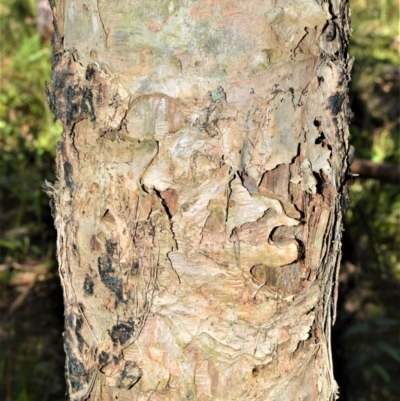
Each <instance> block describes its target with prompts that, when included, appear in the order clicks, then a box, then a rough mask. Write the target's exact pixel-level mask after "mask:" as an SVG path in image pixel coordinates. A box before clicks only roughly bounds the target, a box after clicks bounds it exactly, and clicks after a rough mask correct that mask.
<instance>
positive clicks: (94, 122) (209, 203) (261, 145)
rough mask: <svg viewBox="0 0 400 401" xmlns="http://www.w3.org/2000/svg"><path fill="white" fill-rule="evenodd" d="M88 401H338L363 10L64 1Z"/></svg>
mask: <svg viewBox="0 0 400 401" xmlns="http://www.w3.org/2000/svg"><path fill="white" fill-rule="evenodd" d="M51 3H52V7H53V12H54V15H55V22H56V23H55V27H56V34H55V37H54V43H53V44H54V67H53V75H52V81H51V83H50V84H49V86H48V97H49V102H50V105H51V107H52V110H53V112H54V114H55V115H56V117H57V118H58V119H59V120H60V121H61V123H62V124H63V127H64V133H63V138H62V141H61V142H60V144H59V146H58V155H57V173H58V180H57V182H56V183H55V184H54V185H51V184H47V187H46V190H47V192H49V193H50V194H51V196H52V197H53V199H54V203H55V224H56V227H57V231H58V244H57V248H58V259H59V265H60V275H61V280H62V284H63V289H64V301H65V333H64V344H65V352H66V360H67V362H66V377H67V387H68V397H69V399H70V400H114V399H118V400H143V401H144V400H149V399H151V400H176V401H180V400H184V399H188V400H189V399H192V400H202V401H209V400H215V401H216V400H275V401H278V400H282V401H287V400H332V399H334V398H335V394H336V391H337V388H336V383H335V381H334V378H333V373H332V360H331V356H330V327H331V324H332V312H333V313H334V310H335V302H336V291H337V288H336V286H337V280H336V278H335V275H336V274H337V268H338V263H339V258H340V232H341V205H342V204H343V203H344V202H345V197H344V195H343V192H344V190H343V188H344V184H345V178H346V171H347V156H346V155H347V152H348V144H347V136H348V129H347V125H348V121H347V120H348V118H347V116H348V114H349V113H348V108H347V107H348V106H347V84H348V81H349V71H350V68H351V62H350V61H349V59H348V56H347V53H346V49H347V43H348V35H349V23H348V7H347V3H346V2H345V1H339V0H337V1H332V2H330V3H322V4H319V3H318V2H317V1H314V0H296V1H291V2H288V1H277V2H274V3H273V4H272V3H270V2H265V1H262V0H252V1H239V0H237V1H236V0H232V1H209V0H199V1H194V2H192V1H187V0H180V1H170V2H166V1H159V2H154V1H150V0H144V1H133V2H132V1H129V2H128V1H119V2H115V4H113V6H112V7H110V5H109V3H108V2H105V1H103V0H97V1H94V0H91V1H83V2H82V1H79V2H78V1H72V0H70V1H69V2H67V3H65V2H64V1H61V0H59V1H52V2H51Z"/></svg>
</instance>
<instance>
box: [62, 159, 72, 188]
mask: <svg viewBox="0 0 400 401" xmlns="http://www.w3.org/2000/svg"><path fill="white" fill-rule="evenodd" d="M64 179H65V183H66V184H67V187H68V188H70V189H74V187H75V183H74V179H73V178H72V164H71V163H70V162H64Z"/></svg>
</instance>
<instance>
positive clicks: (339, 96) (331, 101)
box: [328, 92, 346, 115]
mask: <svg viewBox="0 0 400 401" xmlns="http://www.w3.org/2000/svg"><path fill="white" fill-rule="evenodd" d="M345 98H346V95H345V94H344V93H341V92H336V93H335V94H334V95H332V96H329V97H328V105H329V108H330V109H331V110H332V113H333V114H334V115H337V114H339V112H340V110H341V108H342V104H343V102H344V99H345Z"/></svg>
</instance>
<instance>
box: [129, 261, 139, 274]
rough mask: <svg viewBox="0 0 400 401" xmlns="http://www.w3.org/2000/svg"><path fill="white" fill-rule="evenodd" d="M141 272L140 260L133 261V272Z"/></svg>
mask: <svg viewBox="0 0 400 401" xmlns="http://www.w3.org/2000/svg"><path fill="white" fill-rule="evenodd" d="M138 272H139V262H138V261H136V260H135V261H133V263H132V269H131V274H133V275H136V274H138Z"/></svg>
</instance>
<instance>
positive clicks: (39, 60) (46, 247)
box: [0, 0, 64, 401]
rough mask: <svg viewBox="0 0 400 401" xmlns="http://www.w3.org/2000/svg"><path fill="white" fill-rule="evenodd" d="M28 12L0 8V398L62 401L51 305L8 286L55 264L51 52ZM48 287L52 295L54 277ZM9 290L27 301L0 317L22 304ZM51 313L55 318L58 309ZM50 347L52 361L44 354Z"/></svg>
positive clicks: (28, 1) (20, 4)
mask: <svg viewBox="0 0 400 401" xmlns="http://www.w3.org/2000/svg"><path fill="white" fill-rule="evenodd" d="M35 7H36V2H35V1H34V0H4V1H2V2H1V5H0V28H1V58H0V61H1V78H0V79H1V92H0V315H1V316H2V319H1V320H0V378H1V379H0V399H1V400H5V401H14V400H21V401H28V400H29V401H34V400H56V399H62V396H60V395H62V393H63V388H64V380H63V377H62V365H63V361H62V359H63V356H62V347H61V344H60V343H61V324H60V323H61V322H58V321H57V318H56V317H55V316H54V311H52V310H51V306H52V304H53V303H54V299H52V298H49V300H48V302H49V304H50V305H49V307H48V308H47V312H46V309H45V307H44V305H45V302H43V298H40V300H39V302H38V303H35V300H36V301H37V299H38V298H37V297H33V294H35V293H36V291H35V289H36V287H37V284H35V285H34V286H33V287H32V288H30V287H29V285H28V286H27V285H25V286H19V287H16V286H15V284H12V283H13V281H14V280H15V278H17V277H18V275H19V274H21V273H22V274H25V273H28V274H30V277H32V273H33V275H35V274H36V277H42V278H41V279H43V278H45V277H48V276H49V275H51V274H52V273H51V272H52V270H54V269H52V268H54V267H55V266H56V263H55V255H54V253H55V252H54V248H55V232H54V228H53V222H52V218H51V216H50V210H49V206H48V203H49V200H48V198H47V196H46V195H45V194H44V193H43V192H42V190H41V184H42V183H43V181H44V180H45V179H48V180H52V181H54V158H55V144H56V142H57V140H58V138H59V137H60V134H61V128H60V127H59V126H58V125H57V124H56V123H55V122H54V117H53V116H52V114H51V112H50V111H49V108H48V106H47V100H46V95H45V90H44V89H45V81H46V80H49V78H50V71H51V49H50V45H49V43H44V42H43V41H42V39H41V38H40V36H39V35H38V34H37V33H36V27H35ZM38 266H40V269H37V267H38ZM35 269H36V270H35ZM38 270H40V271H41V273H40V275H39V273H36V271H38ZM32 280H34V279H33V278H32ZM33 282H34V281H32V284H33ZM38 282H39V281H38ZM55 287H56V289H57V291H58V292H59V291H60V287H59V283H58V280H57V279H56V284H55ZM16 289H18V290H20V291H28V294H29V295H30V298H29V297H28V298H27V299H26V301H25V302H26V303H25V302H23V303H22V304H21V303H20V304H19V305H20V307H19V309H18V311H17V313H14V314H12V315H7V311H9V310H10V305H17V303H16V302H18V300H19V299H22V298H20V297H21V296H23V292H21V293H19V292H18V291H16ZM41 292H42V293H43V288H42V287H41ZM45 294H46V295H47V296H49V297H51V295H50V294H49V293H45ZM42 296H43V294H42ZM57 305H58V307H60V302H58V304H57ZM50 311H51V312H50ZM58 313H60V315H61V316H62V308H61V310H59V311H58ZM39 319H40V320H39ZM57 343H58V345H59V349H57V351H56V353H57V354H58V355H59V356H58V359H57V357H56V358H55V357H54V356H53V355H52V354H54V353H55V349H56V347H55V344H57ZM60 368H61V371H60Z"/></svg>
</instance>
